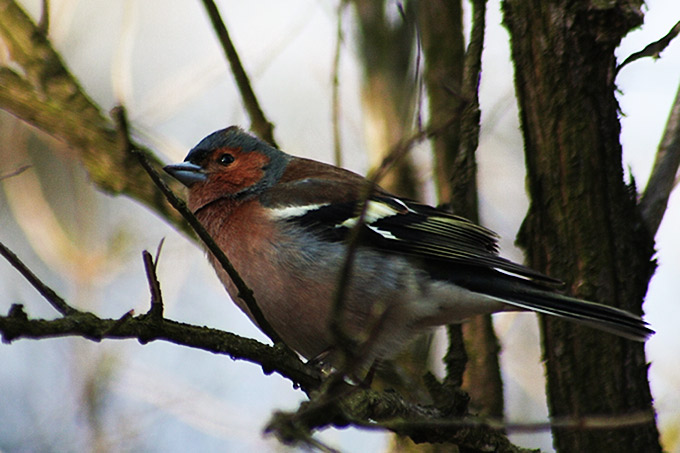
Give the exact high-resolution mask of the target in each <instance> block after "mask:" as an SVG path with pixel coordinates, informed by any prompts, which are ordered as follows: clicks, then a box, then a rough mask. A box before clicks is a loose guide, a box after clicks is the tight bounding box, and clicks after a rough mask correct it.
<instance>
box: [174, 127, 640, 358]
mask: <svg viewBox="0 0 680 453" xmlns="http://www.w3.org/2000/svg"><path fill="white" fill-rule="evenodd" d="M165 170H166V171H167V172H168V173H170V174H171V175H172V176H173V177H175V178H176V179H178V180H179V181H180V182H182V183H183V184H184V185H185V186H187V187H188V189H189V194H188V206H189V209H190V210H191V211H192V212H193V213H194V214H195V215H196V217H197V218H198V219H199V221H200V222H201V223H202V224H203V225H204V226H205V228H206V229H207V230H208V232H209V233H210V234H211V235H212V236H213V238H214V239H215V241H216V242H217V244H218V245H219V246H220V247H221V248H222V250H223V251H224V252H225V254H226V255H227V256H228V257H229V259H230V260H231V262H232V264H233V265H234V267H235V268H236V269H237V271H238V272H239V274H240V275H241V277H242V278H243V280H244V281H245V282H246V284H247V285H248V286H249V287H250V288H251V289H252V290H253V292H254V295H255V299H256V301H257V304H258V306H259V307H260V310H261V311H262V313H263V315H264V317H265V318H266V320H267V321H268V322H269V324H270V325H271V327H272V328H273V329H274V330H275V331H276V333H277V334H278V335H279V336H280V337H281V338H282V339H283V341H284V342H285V343H286V344H287V345H288V346H290V347H291V348H293V349H294V350H296V351H297V352H299V353H300V354H302V355H303V356H305V357H307V358H314V357H317V356H318V355H319V354H321V353H323V352H326V351H328V350H329V348H331V347H332V346H333V344H332V343H333V335H332V334H331V332H330V329H329V323H330V316H331V308H332V304H333V298H334V294H335V291H336V287H337V283H338V280H339V276H340V269H341V268H342V265H343V262H344V259H345V254H346V249H347V247H346V245H347V240H348V234H349V232H350V230H351V229H352V227H353V226H354V225H355V224H356V223H357V221H358V217H359V213H358V210H359V209H360V208H361V206H362V202H363V200H362V193H363V192H362V191H363V190H364V189H365V187H366V184H367V182H368V181H367V180H366V179H365V178H363V177H361V176H359V175H357V174H355V173H352V172H350V171H348V170H344V169H342V168H338V167H335V166H332V165H327V164H323V163H320V162H316V161H313V160H309V159H304V158H299V157H294V156H291V155H289V154H286V153H284V152H282V151H280V150H278V149H276V148H273V147H272V146H269V145H268V144H267V143H265V142H263V141H262V140H260V139H258V138H257V137H254V136H252V135H249V134H247V133H246V132H244V131H243V130H241V129H239V128H238V127H235V126H232V127H229V128H227V129H223V130H220V131H217V132H214V133H212V134H210V135H209V136H207V137H206V138H204V139H203V140H202V141H201V142H200V143H199V144H198V145H196V147H194V148H193V149H192V150H191V151H190V152H189V154H188V155H187V157H186V159H185V161H184V162H183V163H180V164H176V165H168V166H167V167H165ZM367 203H368V204H367V207H366V210H365V214H364V218H363V221H364V223H363V225H362V226H361V235H360V241H359V243H358V246H357V249H356V251H355V255H354V261H353V266H352V273H351V275H350V278H349V283H348V286H347V289H346V293H345V299H344V305H343V306H342V307H343V312H342V318H341V323H342V324H341V325H342V328H343V330H344V332H345V333H347V334H349V335H350V336H353V338H357V339H361V338H363V339H367V338H370V340H367V342H370V343H369V344H365V345H364V347H363V348H362V353H363V354H364V355H365V357H364V359H365V360H366V363H369V362H371V361H372V360H374V359H378V358H389V357H390V356H393V355H394V354H396V353H397V352H398V351H399V350H400V349H401V347H402V346H403V344H404V342H405V341H406V340H408V339H409V338H410V337H412V336H413V335H414V334H415V333H418V332H420V331H422V330H424V329H427V328H429V327H434V326H439V325H444V324H450V323H458V322H461V321H463V320H464V319H466V318H468V317H470V316H473V315H478V314H483V313H494V312H499V311H508V310H532V311H536V312H540V313H544V314H549V315H555V316H558V317H562V318H566V319H569V320H572V321H576V322H580V323H583V324H588V325H590V326H592V327H595V328H597V329H601V330H605V331H608V332H611V333H614V334H616V335H620V336H623V337H626V338H630V339H633V340H639V341H644V340H645V339H646V338H647V337H648V336H649V335H651V334H652V333H653V331H652V330H650V329H649V328H648V327H647V325H646V323H645V322H644V321H643V320H642V319H641V318H640V317H638V316H636V315H633V314H631V313H629V312H626V311H623V310H619V309H616V308H612V307H609V306H606V305H601V304H597V303H594V302H588V301H584V300H580V299H576V298H573V297H568V296H565V295H562V294H560V293H559V292H557V291H556V288H557V286H559V284H560V283H559V281H557V280H554V279H552V278H550V277H547V276H545V275H543V274H541V273H539V272H536V271H534V270H531V269H529V268H527V267H525V266H522V265H520V264H517V263H513V262H511V261H509V260H507V259H505V258H502V257H500V256H499V255H498V247H497V236H496V235H495V234H494V233H493V232H491V231H489V230H487V229H486V228H483V227H481V226H479V225H476V224H474V223H472V222H470V221H468V220H466V219H464V218H461V217H458V216H455V215H451V214H449V213H447V212H444V211H442V210H439V209H436V208H433V207H430V206H426V205H424V204H420V203H417V202H415V201H412V200H406V199H402V198H398V197H396V196H394V195H391V194H389V193H388V192H386V191H385V190H383V189H381V188H376V189H375V190H374V191H373V194H372V196H371V197H370V198H369V200H368V201H367ZM210 260H211V263H212V265H213V266H214V267H215V269H216V271H217V274H218V276H219V278H220V280H221V281H222V283H223V284H224V286H225V287H226V289H227V291H228V292H229V294H230V295H231V297H232V299H233V300H234V301H235V302H236V304H237V305H238V306H239V307H240V308H241V310H243V311H244V312H245V313H246V314H247V315H248V316H249V317H250V318H251V319H252V316H251V315H250V313H249V311H248V309H247V308H246V306H245V304H244V302H243V301H242V300H241V299H240V298H239V297H238V291H237V290H236V288H235V286H234V284H233V283H232V282H231V280H230V279H229V277H228V276H227V274H226V272H225V271H224V270H223V269H222V267H221V265H220V264H219V263H218V262H217V261H216V260H215V258H214V257H213V256H212V254H210Z"/></svg>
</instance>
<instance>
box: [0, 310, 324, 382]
mask: <svg viewBox="0 0 680 453" xmlns="http://www.w3.org/2000/svg"><path fill="white" fill-rule="evenodd" d="M13 307H15V308H13V314H12V315H10V316H0V333H1V334H2V337H3V341H4V342H5V343H9V342H11V341H13V340H16V339H20V338H27V339H41V338H55V337H66V336H79V337H83V338H87V339H89V340H92V341H101V340H103V339H125V338H129V339H137V340H138V341H139V342H140V343H141V344H146V343H148V342H150V341H157V340H161V341H168V342H170V343H175V344H177V345H180V346H188V347H191V348H196V349H202V350H204V351H208V352H212V353H214V354H224V355H228V356H230V357H231V358H232V359H239V360H246V361H249V362H252V363H255V364H258V365H260V366H261V367H262V369H263V370H264V372H265V373H266V374H270V373H272V372H276V373H278V374H280V375H281V376H283V377H285V378H287V379H290V380H291V381H292V382H294V383H296V384H298V385H300V387H302V389H304V390H305V391H309V390H310V389H314V388H317V387H318V386H319V384H320V376H319V374H318V372H317V371H316V370H315V369H314V368H312V367H310V366H307V365H305V364H304V363H302V362H301V361H300V360H299V359H298V358H297V357H295V356H292V355H290V354H282V353H281V348H280V347H278V346H267V345H265V344H262V343H260V342H258V341H256V340H252V339H249V338H243V337H240V336H238V335H234V334H232V333H229V332H224V331H221V330H217V329H211V328H208V327H199V326H193V325H190V324H184V323H180V322H177V321H172V320H170V319H166V318H163V319H162V322H158V320H155V319H153V318H152V317H150V316H147V315H141V316H131V314H130V312H128V313H126V314H125V315H123V317H122V318H121V319H103V318H99V317H97V316H96V315H94V314H92V313H88V312H81V311H76V312H74V313H72V314H69V315H67V316H65V317H63V318H59V319H54V320H44V319H27V317H26V314H25V313H23V311H22V310H20V309H19V308H16V307H19V306H18V305H15V306H13ZM22 313H23V314H22Z"/></svg>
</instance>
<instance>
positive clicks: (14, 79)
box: [0, 0, 187, 232]
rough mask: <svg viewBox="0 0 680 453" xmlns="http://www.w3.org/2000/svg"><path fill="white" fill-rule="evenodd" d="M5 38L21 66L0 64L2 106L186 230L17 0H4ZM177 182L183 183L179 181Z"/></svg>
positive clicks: (103, 186)
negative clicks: (62, 143) (69, 148)
mask: <svg viewBox="0 0 680 453" xmlns="http://www.w3.org/2000/svg"><path fill="white" fill-rule="evenodd" d="M0 39H2V41H3V42H4V43H5V45H6V47H7V50H8V52H9V57H10V58H11V61H12V67H13V68H15V69H14V70H13V69H10V68H9V67H5V66H0V108H2V109H3V110H6V111H7V112H9V113H11V114H12V115H14V116H16V117H18V118H20V119H22V120H24V121H26V122H27V123H30V124H31V125H33V126H35V127H37V128H38V129H40V130H42V131H44V132H46V133H47V134H49V135H51V136H53V137H55V138H56V139H58V140H60V141H62V142H64V143H66V144H68V145H69V146H70V147H71V148H72V149H73V150H74V152H75V153H76V154H77V156H78V158H79V160H80V161H81V162H82V164H83V165H84V167H85V169H86V170H87V172H88V174H89V177H90V179H91V180H92V181H93V182H94V183H95V184H96V185H97V186H98V188H99V189H100V190H103V191H105V192H108V193H111V194H125V195H127V196H129V197H131V198H133V199H135V200H138V201H140V202H141V203H142V204H144V205H146V206H147V207H149V208H150V209H151V210H153V211H155V212H156V213H158V214H159V215H160V216H161V217H163V218H165V219H167V220H168V221H169V222H171V223H173V224H174V225H175V226H176V227H178V228H179V229H180V230H183V231H185V232H186V231H187V229H186V228H187V226H186V224H184V223H183V222H182V219H181V217H180V216H179V215H178V214H177V213H176V212H175V211H174V210H173V209H172V208H171V207H170V205H168V204H167V203H166V202H165V200H163V199H162V198H159V197H158V191H157V190H156V188H155V187H154V185H153V184H152V183H151V181H149V179H148V178H146V177H145V176H144V171H143V170H142V169H141V168H140V167H139V166H138V165H137V163H136V159H134V158H132V157H131V156H130V155H129V154H128V153H125V152H124V151H123V148H122V147H121V146H120V144H119V143H118V136H117V133H116V129H115V125H114V124H113V122H112V121H111V120H110V119H109V118H107V117H106V116H104V114H102V110H101V108H100V107H99V106H98V105H97V104H96V103H95V102H94V101H93V100H92V99H90V98H89V97H88V96H87V95H86V94H85V92H84V90H83V89H82V87H81V86H80V84H79V83H78V82H77V81H76V79H75V78H74V77H73V75H71V73H70V72H69V71H68V69H67V68H66V67H65V65H64V63H63V61H62V59H61V57H60V56H59V55H58V54H57V53H56V52H55V50H54V49H53V48H52V46H51V44H50V42H49V41H48V40H47V38H46V36H45V34H44V33H43V32H42V31H41V30H40V28H39V27H38V26H36V24H35V23H33V21H32V20H31V19H30V18H29V17H28V15H27V14H26V13H25V12H24V11H23V10H22V9H21V8H20V7H19V6H18V5H17V3H16V2H15V1H13V0H0ZM135 146H136V147H137V148H138V149H140V150H143V152H144V153H145V154H146V155H147V156H148V158H149V160H150V162H151V163H152V165H153V166H154V167H155V168H157V169H160V168H161V165H162V164H161V162H160V161H159V160H158V159H157V158H156V157H154V156H153V154H152V153H151V152H150V151H149V150H147V149H145V148H143V147H141V146H139V145H135ZM171 185H172V187H173V188H175V189H179V188H180V187H181V186H180V184H179V182H175V181H172V182H171Z"/></svg>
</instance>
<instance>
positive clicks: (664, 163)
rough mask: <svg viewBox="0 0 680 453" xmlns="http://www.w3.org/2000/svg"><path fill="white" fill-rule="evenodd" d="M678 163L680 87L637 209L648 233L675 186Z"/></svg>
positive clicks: (654, 227) (653, 232) (654, 229)
mask: <svg viewBox="0 0 680 453" xmlns="http://www.w3.org/2000/svg"><path fill="white" fill-rule="evenodd" d="M678 167H680V87H678V92H677V94H676V95H675V101H674V102H673V106H672V107H671V113H670V115H669V116H668V122H667V123H666V130H665V131H664V134H663V138H662V139H661V143H660V144H659V150H658V151H657V153H656V158H655V159H654V167H653V168H652V174H651V176H650V177H649V181H648V182H647V187H645V191H644V192H643V194H642V197H641V198H640V212H641V215H642V218H643V220H644V222H645V224H646V225H647V230H648V231H649V234H650V235H651V237H654V236H655V235H656V232H657V230H658V229H659V225H660V224H661V220H662V219H663V216H664V214H665V212H666V207H667V206H668V198H669V197H670V195H671V192H672V191H673V188H674V187H675V183H676V178H677V175H678Z"/></svg>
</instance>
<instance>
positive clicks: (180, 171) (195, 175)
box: [163, 162, 208, 187]
mask: <svg viewBox="0 0 680 453" xmlns="http://www.w3.org/2000/svg"><path fill="white" fill-rule="evenodd" d="M163 170H165V171H166V172H167V173H168V174H170V176H172V177H173V178H175V179H176V180H178V181H179V182H181V183H182V184H184V185H185V186H187V187H191V186H193V185H194V184H196V183H197V182H202V181H205V180H206V179H208V176H207V175H206V174H205V173H204V172H203V169H202V168H201V167H200V166H199V165H196V164H192V163H191V162H182V163H181V164H173V165H167V166H165V167H163Z"/></svg>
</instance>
